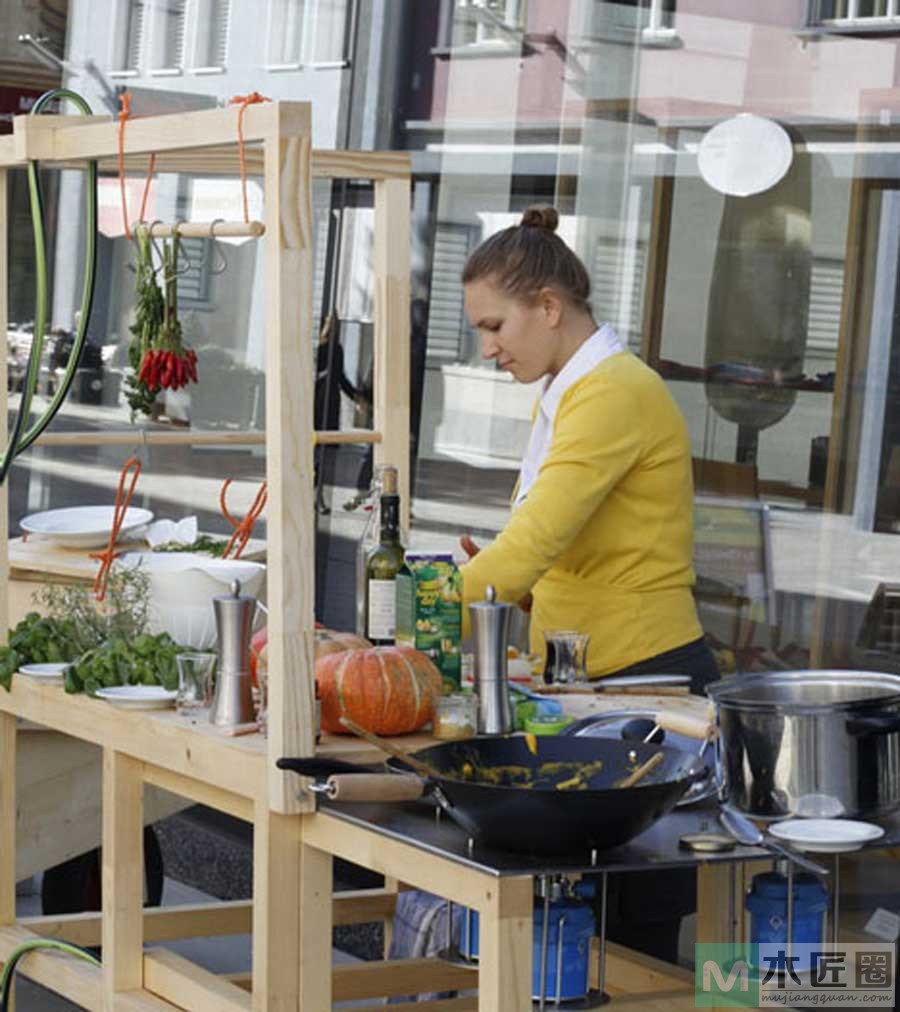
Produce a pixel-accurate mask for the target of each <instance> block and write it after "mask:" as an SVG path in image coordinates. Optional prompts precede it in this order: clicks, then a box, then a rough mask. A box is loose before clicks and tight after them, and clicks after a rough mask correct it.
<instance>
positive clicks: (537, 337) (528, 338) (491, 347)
mask: <svg viewBox="0 0 900 1012" xmlns="http://www.w3.org/2000/svg"><path fill="white" fill-rule="evenodd" d="M464 293H465V306H466V315H467V316H468V317H469V322H470V323H471V324H472V326H473V327H474V328H475V330H477V331H478V336H479V337H480V338H481V354H482V355H483V356H484V358H492V359H496V360H497V364H498V365H499V366H500V368H501V369H504V370H505V371H506V372H508V373H511V374H512V376H513V378H514V379H517V380H518V381H519V382H520V383H533V382H534V381H535V380H539V379H540V378H541V377H542V376H546V375H547V373H549V372H556V358H557V355H558V351H559V340H560V339H559V327H558V324H559V316H560V303H559V299H558V297H557V296H555V295H554V294H553V293H552V292H551V291H549V290H547V289H545V290H543V291H542V292H540V293H539V294H538V296H537V298H536V299H535V300H534V302H525V301H523V300H522V299H518V298H515V297H514V296H511V295H510V294H509V293H508V292H506V291H504V290H503V289H502V288H500V287H499V286H498V285H496V284H494V283H493V282H492V281H490V280H488V279H485V278H479V279H478V280H476V281H470V282H469V283H468V284H467V285H465V287H464Z"/></svg>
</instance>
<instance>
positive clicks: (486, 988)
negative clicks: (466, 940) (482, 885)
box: [478, 875, 534, 1012]
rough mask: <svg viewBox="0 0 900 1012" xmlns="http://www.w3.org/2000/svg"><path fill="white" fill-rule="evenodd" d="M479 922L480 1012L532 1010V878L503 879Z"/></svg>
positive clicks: (481, 911)
mask: <svg viewBox="0 0 900 1012" xmlns="http://www.w3.org/2000/svg"><path fill="white" fill-rule="evenodd" d="M486 898H487V904H486V905H485V906H484V907H483V908H482V909H481V910H479V920H478V955H479V959H478V1012H520V1010H521V1009H525V1008H530V1007H531V963H532V941H531V938H532V931H533V928H532V916H533V915H532V910H533V906H534V885H533V882H532V879H531V876H530V875H529V876H523V877H522V878H502V879H498V880H497V886H496V889H493V890H491V891H489V892H488V893H487V897H486Z"/></svg>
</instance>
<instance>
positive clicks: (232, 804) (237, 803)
mask: <svg viewBox="0 0 900 1012" xmlns="http://www.w3.org/2000/svg"><path fill="white" fill-rule="evenodd" d="M143 776H144V783H147V784H153V785H154V786H155V787H161V788H162V789H163V790H164V791H171V793H172V794H178V795H180V796H181V797H183V798H190V800H191V801H194V802H196V803H197V804H198V805H208V806H209V807H210V808H215V809H216V811H218V812H227V813H228V814H229V815H233V816H234V817H235V818H236V819H243V820H244V822H252V821H253V802H252V801H251V800H250V799H249V798H242V797H241V795H240V794H234V793H233V792H232V791H226V790H223V789H222V788H221V787H214V786H213V785H212V784H208V783H205V782H204V781H203V780H197V779H196V778H194V777H186V776H183V775H182V774H180V773H173V772H172V770H167V769H163V767H161V766H154V765H152V764H150V763H147V764H145V766H144V771H143Z"/></svg>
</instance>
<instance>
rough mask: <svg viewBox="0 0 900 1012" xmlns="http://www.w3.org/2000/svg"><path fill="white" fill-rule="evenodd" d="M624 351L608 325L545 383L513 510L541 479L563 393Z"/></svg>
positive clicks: (523, 461) (623, 346)
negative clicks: (539, 477)
mask: <svg viewBox="0 0 900 1012" xmlns="http://www.w3.org/2000/svg"><path fill="white" fill-rule="evenodd" d="M624 350H625V345H624V343H623V342H622V340H621V338H620V337H619V335H618V334H617V333H616V332H615V331H614V330H613V328H612V327H611V326H610V325H609V324H608V323H604V324H603V325H602V326H601V327H600V328H599V329H598V330H595V331H594V333H593V334H591V336H590V337H589V338H588V339H587V340H586V341H585V342H584V344H582V345H581V346H580V347H579V349H578V350H577V351H576V352H575V354H574V355H573V356H572V357H571V358H570V359H569V361H568V362H566V364H565V365H564V366H563V367H562V369H560V371H559V372H558V373H557V374H556V376H554V377H552V379H551V377H549V376H548V377H547V378H546V379H545V380H544V393H543V395H542V396H541V402H540V405H539V406H538V411H537V414H536V415H535V418H534V424H533V425H532V427H531V435H530V437H529V439H528V448H527V449H526V450H525V457H524V458H523V460H522V470H521V471H520V472H519V486H518V491H517V493H516V500H515V502H514V503H513V509H516V508H517V507H519V506H521V505H522V503H523V502H524V501H525V499H526V497H527V495H528V492H529V489H530V488H531V486H532V485H533V484H534V482H535V480H536V479H537V476H538V471H540V469H541V466H542V464H543V463H544V460H545V459H546V457H547V453H548V452H549V450H550V444H551V442H552V441H553V422H554V419H555V418H556V410H557V408H558V407H559V402H560V401H561V400H562V397H563V394H564V393H565V392H566V391H567V390H568V389H569V387H570V386H572V384H573V383H577V382H578V380H580V379H581V378H582V377H583V376H586V375H587V374H588V373H589V372H590V371H591V370H592V369H594V368H596V366H598V365H599V364H600V363H601V362H602V361H603V360H604V359H607V358H609V357H610V356H612V355H617V354H618V353H619V352H620V351H624Z"/></svg>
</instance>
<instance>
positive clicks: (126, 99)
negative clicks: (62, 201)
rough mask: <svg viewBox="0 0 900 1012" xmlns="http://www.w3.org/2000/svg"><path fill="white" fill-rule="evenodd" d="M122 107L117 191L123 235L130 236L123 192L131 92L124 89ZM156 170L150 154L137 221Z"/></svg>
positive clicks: (142, 213) (126, 203) (145, 206)
mask: <svg viewBox="0 0 900 1012" xmlns="http://www.w3.org/2000/svg"><path fill="white" fill-rule="evenodd" d="M119 101H120V102H121V103H122V108H121V109H120V110H119V192H120V193H121V195H122V224H123V225H124V226H125V237H126V238H127V239H130V238H131V226H130V225H129V224H128V198H127V196H126V193H125V123H126V122H127V121H128V120H129V119H131V93H130V92H128V91H126V92H123V93H122V94H121V95H120V96H119ZM155 170H156V155H151V156H150V166H149V168H148V169H147V178H146V180H144V194H143V196H142V197H141V216H140V218H138V221H143V220H144V215H145V212H146V210H147V197H148V196H149V195H150V182H151V180H152V179H153V173H154V171H155Z"/></svg>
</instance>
